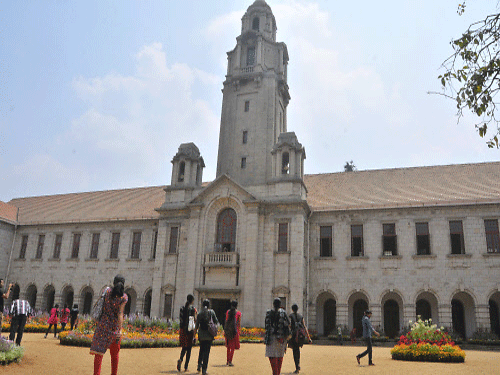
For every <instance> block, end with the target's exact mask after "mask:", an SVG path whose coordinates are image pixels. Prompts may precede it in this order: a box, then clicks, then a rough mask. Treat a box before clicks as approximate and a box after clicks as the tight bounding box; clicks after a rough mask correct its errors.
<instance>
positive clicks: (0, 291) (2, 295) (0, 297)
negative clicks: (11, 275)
mask: <svg viewBox="0 0 500 375" xmlns="http://www.w3.org/2000/svg"><path fill="white" fill-rule="evenodd" d="M3 285H4V281H3V279H0V333H1V332H2V320H3V305H4V299H8V298H9V294H10V291H11V290H12V287H13V286H14V284H12V283H10V284H9V287H8V288H7V291H6V292H5V291H4V288H3Z"/></svg>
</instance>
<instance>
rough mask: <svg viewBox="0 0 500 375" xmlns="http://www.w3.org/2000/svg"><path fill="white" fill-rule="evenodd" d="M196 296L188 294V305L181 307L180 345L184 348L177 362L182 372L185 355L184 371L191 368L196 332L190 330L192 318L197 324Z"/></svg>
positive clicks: (178, 368)
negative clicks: (190, 360) (190, 362)
mask: <svg viewBox="0 0 500 375" xmlns="http://www.w3.org/2000/svg"><path fill="white" fill-rule="evenodd" d="M193 302H194V296H193V295H192V294H188V296H187V299H186V304H185V305H184V306H182V307H181V311H180V314H179V321H180V324H179V325H180V326H179V343H180V345H181V347H182V349H181V356H180V358H179V359H178V360H177V371H181V366H182V361H183V360H184V355H186V363H185V364H184V370H185V371H187V369H188V366H189V359H190V358H191V349H192V348H193V343H194V340H195V339H194V335H195V333H196V332H195V330H194V329H192V330H189V319H190V317H192V319H194V321H195V322H196V315H197V311H196V309H195V308H194V306H193Z"/></svg>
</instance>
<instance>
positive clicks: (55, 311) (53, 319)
mask: <svg viewBox="0 0 500 375" xmlns="http://www.w3.org/2000/svg"><path fill="white" fill-rule="evenodd" d="M58 316H59V305H58V304H56V305H55V306H54V307H53V308H52V310H50V318H49V319H48V320H47V323H48V324H49V328H47V332H45V336H44V337H43V338H44V339H46V338H47V335H48V334H49V332H50V329H51V328H52V326H54V337H57V317H58Z"/></svg>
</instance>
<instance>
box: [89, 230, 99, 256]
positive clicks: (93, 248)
mask: <svg viewBox="0 0 500 375" xmlns="http://www.w3.org/2000/svg"><path fill="white" fill-rule="evenodd" d="M100 238H101V234H100V233H92V244H91V245H90V259H97V256H98V255H99V239H100Z"/></svg>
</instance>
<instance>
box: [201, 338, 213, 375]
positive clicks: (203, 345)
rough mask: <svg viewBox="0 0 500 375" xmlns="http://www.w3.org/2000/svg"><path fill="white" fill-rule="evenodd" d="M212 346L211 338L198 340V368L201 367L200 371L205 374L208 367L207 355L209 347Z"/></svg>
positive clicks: (208, 354)
mask: <svg viewBox="0 0 500 375" xmlns="http://www.w3.org/2000/svg"><path fill="white" fill-rule="evenodd" d="M211 347H212V340H208V341H200V354H199V355H198V368H201V370H202V373H203V374H205V373H206V372H207V368H208V357H209V356H210V348H211Z"/></svg>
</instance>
